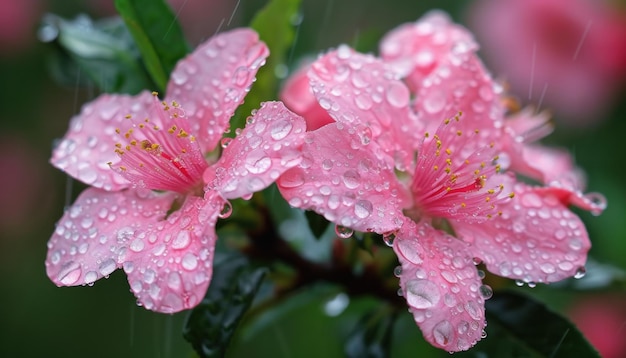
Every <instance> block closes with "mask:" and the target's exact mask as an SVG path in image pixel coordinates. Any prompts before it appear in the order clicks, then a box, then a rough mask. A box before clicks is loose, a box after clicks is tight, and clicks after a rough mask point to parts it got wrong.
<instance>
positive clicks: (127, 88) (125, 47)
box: [40, 14, 151, 94]
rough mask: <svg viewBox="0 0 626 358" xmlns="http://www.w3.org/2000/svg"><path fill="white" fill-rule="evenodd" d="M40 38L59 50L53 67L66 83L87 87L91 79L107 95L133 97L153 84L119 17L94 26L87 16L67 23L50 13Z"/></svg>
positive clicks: (46, 17) (54, 73) (45, 20)
mask: <svg viewBox="0 0 626 358" xmlns="http://www.w3.org/2000/svg"><path fill="white" fill-rule="evenodd" d="M40 37H41V38H42V40H43V41H46V42H53V43H55V44H57V45H58V47H59V49H60V51H58V53H57V54H56V57H55V58H53V60H52V62H51V64H52V69H53V75H54V76H55V77H56V79H57V80H59V81H60V82H62V83H63V84H66V85H85V84H87V82H86V81H85V80H86V79H90V80H91V81H92V82H93V83H95V84H96V85H97V86H98V87H99V88H100V89H101V90H102V91H104V92H122V93H131V94H135V93H138V92H139V91H141V90H142V89H144V88H146V87H148V86H150V84H151V82H150V79H149V78H148V76H147V74H146V71H145V70H144V68H143V66H142V64H141V61H140V58H139V53H138V52H137V50H136V48H135V47H134V43H133V41H132V38H131V37H130V34H129V33H128V30H127V29H126V27H125V26H124V23H123V22H122V21H120V19H119V18H115V19H109V20H103V21H99V22H95V23H94V22H92V21H91V19H89V18H88V17H86V16H79V17H77V18H76V19H75V20H72V21H67V20H64V19H62V18H60V17H58V16H55V15H51V14H50V15H46V16H45V17H44V20H43V24H42V28H41V30H40ZM81 74H82V77H81Z"/></svg>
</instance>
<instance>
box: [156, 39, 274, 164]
mask: <svg viewBox="0 0 626 358" xmlns="http://www.w3.org/2000/svg"><path fill="white" fill-rule="evenodd" d="M268 54H269V51H268V49H267V46H265V44H264V43H263V42H261V41H259V35H257V33H256V32H254V31H252V30H250V29H236V30H232V31H228V32H224V33H221V34H219V35H216V36H214V37H212V38H211V39H210V40H209V41H207V42H206V43H204V44H201V45H200V46H198V48H196V50H195V51H194V52H193V53H192V54H190V55H189V56H187V57H185V58H184V59H183V60H181V61H180V62H178V64H177V65H176V68H175V69H174V71H173V72H172V76H171V79H170V82H169V84H168V86H167V99H168V101H171V100H176V101H178V102H179V103H180V104H181V106H182V107H183V108H184V109H185V111H186V113H187V117H188V118H189V120H190V121H191V122H192V123H193V125H192V127H191V132H192V133H194V134H195V135H196V137H197V138H198V140H199V141H200V142H201V148H202V149H203V151H204V152H208V151H210V150H212V149H213V148H215V146H216V145H217V143H218V142H219V140H220V138H222V134H223V133H224V131H225V130H226V128H227V127H228V122H229V120H230V117H231V116H232V115H233V113H234V112H235V109H236V108H237V107H238V106H239V105H240V104H241V103H242V102H243V98H244V97H245V95H246V93H247V92H248V90H249V88H250V86H251V85H252V82H254V78H255V77H254V76H255V75H256V72H257V71H258V69H259V67H261V66H262V65H263V64H264V63H265V58H266V57H267V56H268Z"/></svg>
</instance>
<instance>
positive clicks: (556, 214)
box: [454, 184, 591, 282]
mask: <svg viewBox="0 0 626 358" xmlns="http://www.w3.org/2000/svg"><path fill="white" fill-rule="evenodd" d="M555 193H556V192H555V191H551V190H545V189H538V188H532V187H530V186H527V185H525V184H517V185H516V186H515V198H514V200H511V201H510V202H509V203H507V204H503V205H501V206H500V207H499V208H500V210H501V211H502V215H501V216H499V217H495V218H494V219H493V220H491V221H488V222H487V223H485V224H483V225H480V226H479V225H462V224H460V223H455V224H454V230H455V231H456V232H457V234H458V235H459V237H460V238H462V239H463V240H465V241H468V242H471V243H472V246H473V251H474V255H476V256H477V257H478V258H480V259H482V260H483V261H484V262H485V264H486V265H487V268H488V269H489V271H491V272H493V273H495V274H498V275H501V276H504V277H509V278H513V279H518V280H522V281H524V282H555V281H559V280H562V279H564V278H567V277H572V276H575V275H576V273H577V271H579V270H581V268H584V265H585V261H586V260H587V252H588V251H589V248H590V247H591V243H590V241H589V237H588V234H587V230H586V229H585V226H584V224H583V223H582V222H581V220H580V219H579V218H578V216H576V215H575V214H574V213H572V212H571V211H570V210H569V209H567V207H566V206H565V205H563V203H562V202H561V201H560V199H559V197H558V196H557V195H555Z"/></svg>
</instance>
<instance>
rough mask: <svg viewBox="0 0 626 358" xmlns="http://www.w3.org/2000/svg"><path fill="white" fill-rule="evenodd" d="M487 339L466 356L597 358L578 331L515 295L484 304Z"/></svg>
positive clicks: (500, 296) (503, 295) (502, 294)
mask: <svg viewBox="0 0 626 358" xmlns="http://www.w3.org/2000/svg"><path fill="white" fill-rule="evenodd" d="M486 308H487V322H488V326H487V338H485V339H483V340H482V341H481V342H480V343H479V344H478V345H476V346H475V347H474V348H472V349H471V350H470V351H469V352H466V353H462V354H460V355H461V356H470V357H505V356H506V357H550V358H556V357H599V354H598V352H596V350H595V349H594V348H593V347H592V346H591V345H590V344H589V342H587V340H586V339H585V338H584V336H583V335H582V334H581V333H580V331H579V330H578V329H577V328H576V326H574V325H573V324H572V323H570V322H569V321H568V320H567V319H565V318H564V317H562V316H561V315H559V314H557V313H555V312H553V311H551V310H549V309H548V308H547V307H546V306H545V305H544V304H542V303H539V302H536V301H534V300H532V299H530V298H528V297H524V296H522V295H520V294H518V293H515V292H498V293H496V294H495V295H494V296H493V297H492V298H491V299H489V300H488V301H487V302H486Z"/></svg>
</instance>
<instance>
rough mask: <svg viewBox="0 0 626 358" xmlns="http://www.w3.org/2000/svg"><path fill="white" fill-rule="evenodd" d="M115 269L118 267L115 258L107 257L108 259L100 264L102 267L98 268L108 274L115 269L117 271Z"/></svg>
mask: <svg viewBox="0 0 626 358" xmlns="http://www.w3.org/2000/svg"><path fill="white" fill-rule="evenodd" d="M115 269H116V265H115V260H113V259H107V260H105V261H104V262H102V263H101V264H100V267H99V268H98V271H100V274H101V275H103V276H108V275H110V274H111V273H112V272H113V271H115Z"/></svg>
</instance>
